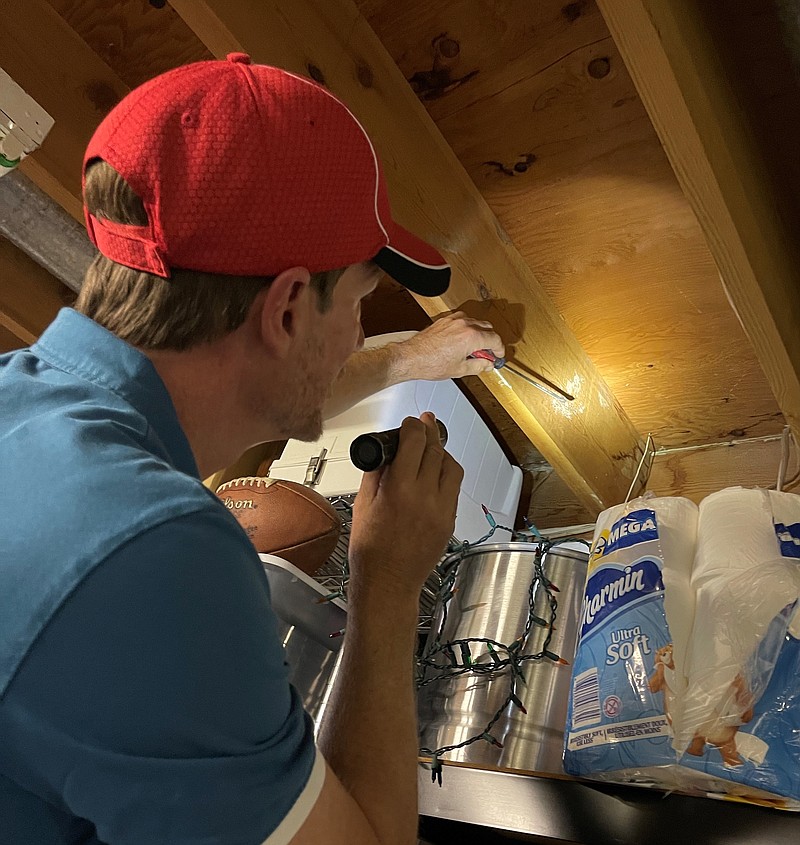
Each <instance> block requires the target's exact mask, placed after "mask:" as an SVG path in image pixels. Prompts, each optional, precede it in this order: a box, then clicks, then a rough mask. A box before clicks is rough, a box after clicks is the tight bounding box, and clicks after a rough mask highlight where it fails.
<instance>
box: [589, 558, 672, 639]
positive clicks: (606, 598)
mask: <svg viewBox="0 0 800 845" xmlns="http://www.w3.org/2000/svg"><path fill="white" fill-rule="evenodd" d="M663 589H664V582H663V581H662V579H661V567H660V566H659V565H658V563H657V562H656V561H655V560H652V559H650V558H644V559H643V560H640V561H637V562H636V563H635V564H633V565H632V566H626V567H624V568H623V567H620V566H614V565H613V564H612V565H608V566H604V567H603V568H602V569H599V570H598V571H597V572H595V574H594V575H592V576H591V577H590V578H589V580H588V581H587V582H586V591H585V593H584V597H583V607H582V608H581V622H582V625H581V637H583V636H584V635H585V634H586V632H587V631H589V630H591V629H592V628H593V627H595V626H596V625H599V624H600V623H601V622H602V621H603V620H604V619H606V618H607V617H608V616H610V615H611V614H612V613H614V612H615V611H617V610H619V609H620V608H621V607H625V605H627V604H630V603H631V602H633V601H636V599H639V598H641V597H642V596H646V595H648V594H649V593H655V592H657V591H659V590H660V591H663Z"/></svg>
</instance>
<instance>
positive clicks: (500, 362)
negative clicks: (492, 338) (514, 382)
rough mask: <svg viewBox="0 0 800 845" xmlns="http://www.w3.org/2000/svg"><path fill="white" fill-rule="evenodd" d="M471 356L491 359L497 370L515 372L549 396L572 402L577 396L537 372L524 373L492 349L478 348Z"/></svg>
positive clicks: (486, 359) (518, 376)
mask: <svg viewBox="0 0 800 845" xmlns="http://www.w3.org/2000/svg"><path fill="white" fill-rule="evenodd" d="M469 357H470V358H482V359H483V360H485V361H491V362H492V363H493V364H494V368H495V369H496V370H499V369H505V370H507V371H508V372H509V373H513V374H514V375H515V376H517V378H521V379H523V380H524V381H527V382H528V384H531V385H533V386H534V387H535V388H536V389H537V390H541V391H542V393H546V394H547V395H548V396H552V397H553V399H560V400H561V401H562V402H572V401H573V400H574V399H575V397H574V396H572V395H571V394H569V393H567V392H566V390H562V389H561V388H560V387H556V385H554V384H551V383H550V382H549V381H547V379H545V378H543V377H542V376H540V375H538V374H537V373H531V374H530V375H528V374H527V373H523V372H522V371H521V370H518V369H517V368H516V367H514V366H512V365H511V364H509V363H508V361H506V359H505V358H498V357H497V355H495V354H494V352H492V350H491V349H478V350H476V351H475V352H473V353H472V355H470V356H469Z"/></svg>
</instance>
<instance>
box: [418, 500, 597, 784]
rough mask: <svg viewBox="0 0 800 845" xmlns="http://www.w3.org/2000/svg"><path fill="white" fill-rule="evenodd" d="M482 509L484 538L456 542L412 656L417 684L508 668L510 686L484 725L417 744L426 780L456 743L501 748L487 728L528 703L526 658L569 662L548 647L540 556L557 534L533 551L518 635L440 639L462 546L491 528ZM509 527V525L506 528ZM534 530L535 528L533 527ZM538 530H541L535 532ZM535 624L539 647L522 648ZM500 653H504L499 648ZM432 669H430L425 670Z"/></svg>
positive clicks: (550, 599)
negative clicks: (424, 638) (451, 738)
mask: <svg viewBox="0 0 800 845" xmlns="http://www.w3.org/2000/svg"><path fill="white" fill-rule="evenodd" d="M484 512H485V513H486V515H487V521H488V522H489V525H490V526H491V527H492V531H490V532H489V535H488V536H487V537H486V538H481V540H479V541H477V543H474V544H468V543H464V544H461V546H460V549H459V550H460V551H461V554H460V555H459V556H458V557H457V558H456V559H455V560H454V561H451V562H450V563H449V565H448V566H447V568H446V570H445V572H444V577H443V580H442V589H441V593H440V601H441V602H442V614H441V619H440V622H439V626H438V628H437V632H436V634H435V635H433V636H432V637H431V638H430V642H429V644H428V646H427V647H426V649H425V651H424V653H423V654H422V656H421V657H420V658H419V659H418V661H417V666H418V678H417V688H418V689H419V688H422V687H425V686H427V685H429V684H432V683H436V682H442V681H444V682H446V681H449V680H452V679H453V678H458V677H461V676H464V675H467V674H470V675H473V676H478V677H481V676H486V677H487V678H488V679H489V680H494V679H495V678H497V677H499V676H501V675H502V674H503V672H504V670H508V677H509V691H508V694H507V696H506V697H505V699H504V701H503V702H502V704H501V705H500V707H499V708H498V709H497V711H496V712H495V714H494V716H492V718H491V719H490V720H489V722H488V723H487V724H486V726H485V727H484V728H483V730H481V731H479V732H478V733H476V734H475V735H474V736H471V737H469V738H468V739H466V740H464V741H462V742H459V743H454V744H452V745H447V746H443V747H441V748H436V749H431V748H427V747H423V748H421V749H420V756H423V757H426V756H427V757H430V760H429V762H428V764H427V765H428V767H429V768H430V771H431V781H432V782H433V783H438V784H439V786H441V785H442V758H443V756H444V755H446V754H448V753H449V752H452V751H455V750H457V749H461V748H466V747H467V746H469V745H472V744H473V743H476V742H487V743H488V744H489V745H491V746H492V747H494V748H498V749H502V748H503V744H502V743H501V742H500V741H499V740H498V739H497V738H496V737H495V736H494V735H493V734H492V729H493V728H494V726H495V725H496V724H497V723H498V722H499V721H500V719H501V718H502V716H503V714H504V713H505V712H506V710H507V708H508V707H509V706H513V707H516V708H517V709H518V710H519V711H520V712H521V713H522V714H523V715H527V712H528V711H527V709H526V708H525V705H524V704H523V702H522V699H521V698H520V696H519V694H518V685H521V686H526V682H525V675H524V671H523V668H524V665H525V664H526V663H528V662H537V661H542V660H550V661H551V662H553V663H556V664H559V665H562V666H568V665H569V661H567V660H566V659H564V658H563V657H561V656H560V655H558V654H556V653H555V652H553V651H551V650H550V643H551V641H552V637H553V633H554V631H555V621H556V616H557V609H558V600H557V598H556V595H555V593H557V592H559V590H558V587H557V586H556V585H555V584H553V583H552V581H550V580H549V578H547V576H546V575H545V572H544V568H543V560H544V558H545V556H546V555H547V553H548V552H550V551H551V550H552V549H553V548H554V547H555V546H558V545H561V544H562V543H565V542H570V539H564V540H558V541H553V542H548V541H544V540H543V541H542V542H541V543H539V544H537V548H536V551H535V555H534V575H533V578H532V580H531V583H530V585H529V587H528V615H527V618H526V621H525V625H524V629H523V632H522V633H521V634H520V636H518V637H517V638H516V639H515V640H514V642H513V643H511V644H510V645H506V644H504V643H500V642H497V641H496V640H493V639H491V638H488V637H469V638H463V639H459V640H451V641H449V642H446V643H443V642H441V637H442V633H443V631H444V629H445V623H446V621H447V610H448V603H449V600H450V599H451V598H452V596H453V594H454V593H455V586H454V585H455V581H456V578H457V576H458V569H459V566H460V564H461V562H462V560H463V559H464V557H465V556H466V552H467V551H468V550H469V549H470V548H471V547H472V546H473V545H478V544H479V543H481V542H483V541H484V540H485V539H488V537H489V536H491V534H493V533H494V530H496V529H495V524H494V519H493V518H491V519H489V518H488V517H489V516H490V515H489V514H488V512H487V511H486V509H485V508H484ZM506 530H508V529H506ZM537 533H538V531H537ZM540 536H541V535H540ZM572 541H573V542H575V541H577V542H580V543H582V544H584V545H586V546H587V547H589V545H590V544H589V543H587V542H586V541H585V540H572ZM537 586H541V587H542V588H544V590H545V594H546V596H547V598H546V602H547V607H548V610H549V618H548V619H543V618H542V617H540V616H539V615H538V614H536V613H534V601H535V598H536V594H537ZM534 625H536V626H540V627H544V628H546V629H547V634H546V636H545V640H544V643H543V644H542V647H541V649H540V650H539V651H538V652H536V653H524V652H523V648H524V644H525V642H526V641H527V639H528V636H529V634H530V632H531V630H532V629H533V626H534ZM478 644H483V645H485V646H486V653H487V656H488V658H489V660H490V662H488V663H481V662H480V658H478V659H475V658H473V657H471V650H470V645H473V646H477V645H478ZM456 647H457V648H458V650H459V651H460V652H461V654H462V656H464V655H466V654H469V655H470V659H469V660H466V659H462V661H461V663H458V662H457V660H454V657H455V648H456ZM503 652H504V653H505V655H506V657H502V656H501V654H502V653H503ZM440 654H445V655H449V656H450V659H449V661H448V664H443V663H441V662H440V661H438V660H437V659H436V658H437V656H438V655H440ZM431 672H432V673H433V674H430V673H431Z"/></svg>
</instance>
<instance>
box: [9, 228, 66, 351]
mask: <svg viewBox="0 0 800 845" xmlns="http://www.w3.org/2000/svg"><path fill="white" fill-rule="evenodd" d="M70 299H71V291H69V290H68V289H67V288H65V287H64V285H62V284H61V283H60V282H59V281H58V279H56V278H54V277H53V276H51V275H50V274H49V273H48V272H47V270H44V269H42V268H41V267H40V266H39V265H38V264H36V263H35V262H34V261H32V260H31V259H30V258H28V256H27V255H25V253H24V252H22V251H21V250H19V249H17V248H16V247H15V246H14V245H13V244H12V243H10V242H9V241H7V240H6V239H5V238H0V326H2V328H4V329H5V330H6V332H8V333H10V334H12V335H14V337H16V338H18V339H19V340H20V341H21V342H20V343H18V344H14V346H12V347H10V348H14V347H15V346H27V345H29V344H31V343H35V341H36V339H37V338H38V337H39V335H40V334H41V333H42V332H43V331H44V330H45V328H46V327H47V326H48V324H49V323H50V322H51V321H52V320H53V318H54V317H55V316H56V314H57V313H58V310H59V308H61V307H62V306H63V305H66V304H67V302H68V301H69V300H70ZM11 342H12V341H11V339H10V338H8V336H7V335H6V340H5V343H11Z"/></svg>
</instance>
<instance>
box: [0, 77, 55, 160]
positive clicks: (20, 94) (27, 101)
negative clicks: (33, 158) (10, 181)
mask: <svg viewBox="0 0 800 845" xmlns="http://www.w3.org/2000/svg"><path fill="white" fill-rule="evenodd" d="M52 126H53V118H52V117H50V115H49V114H48V113H47V112H46V111H45V110H44V109H43V108H42V107H41V106H40V105H39V104H38V103H37V102H36V100H34V99H33V98H32V97H29V96H28V95H27V94H26V93H25V91H23V90H22V88H20V86H19V85H17V83H16V82H14V80H13V79H12V78H11V77H10V76H9V75H8V74H7V73H6V72H5V71H4V70H3V69H2V68H0V155H2V156H3V159H4V162H0V165H1V166H0V175H2V174H4V173H5V172H7V171H8V170H10V169H11V168H12V167H13V165H14V164H16V162H17V161H18V160H19V159H20V158H23V157H24V156H26V155H28V154H29V153H32V152H33V151H34V150H35V149H37V148H38V147H39V146H40V145H41V143H42V141H44V138H45V135H47V133H48V132H49V131H50V129H51V128H52Z"/></svg>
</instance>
